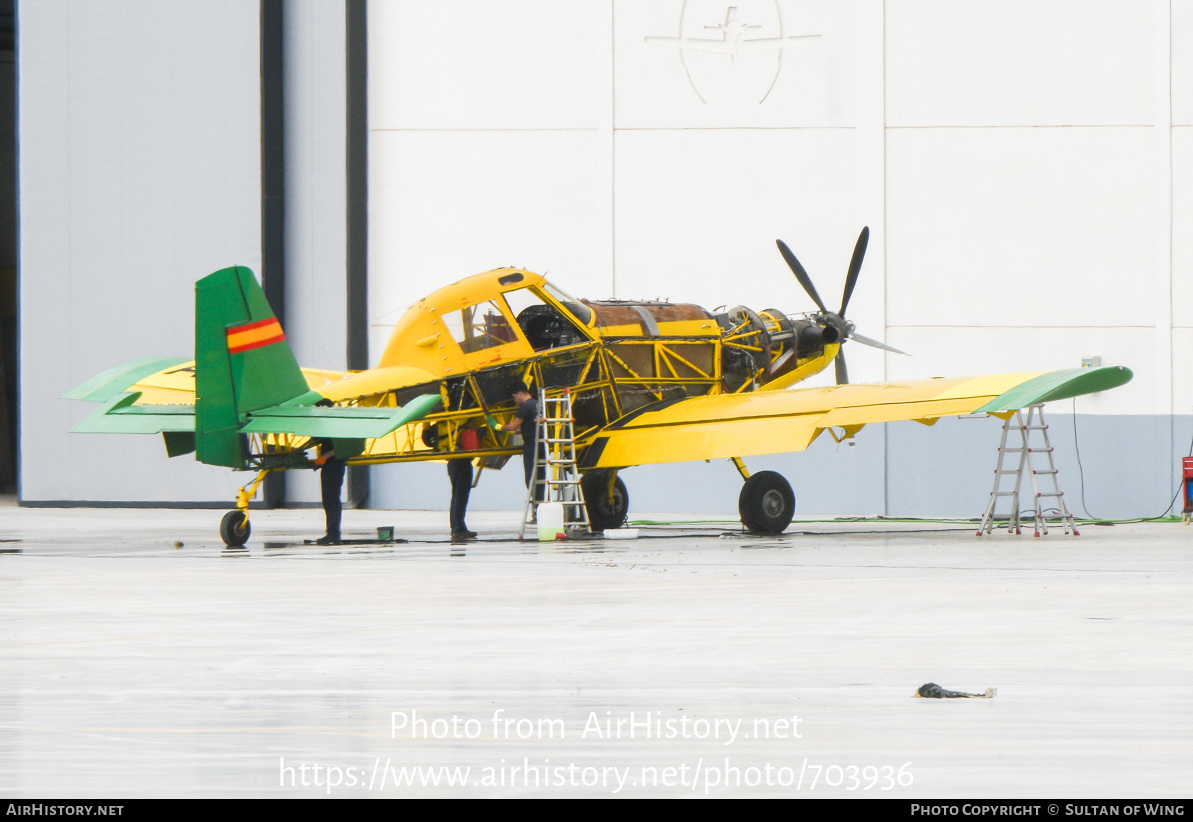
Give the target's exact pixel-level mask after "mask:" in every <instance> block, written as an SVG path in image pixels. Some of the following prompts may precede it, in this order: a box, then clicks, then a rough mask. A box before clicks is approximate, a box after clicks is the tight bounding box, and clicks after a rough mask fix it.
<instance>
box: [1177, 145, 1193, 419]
mask: <svg viewBox="0 0 1193 822" xmlns="http://www.w3.org/2000/svg"><path fill="white" fill-rule="evenodd" d="M1172 324H1173V325H1174V326H1184V327H1186V328H1188V327H1190V326H1193V127H1189V126H1182V127H1179V128H1174V129H1173V130H1172ZM1174 347H1175V341H1174ZM1174 373H1176V374H1181V373H1188V372H1180V371H1176V372H1174ZM1178 381H1179V380H1178ZM1177 410H1179V406H1178V409H1177Z"/></svg>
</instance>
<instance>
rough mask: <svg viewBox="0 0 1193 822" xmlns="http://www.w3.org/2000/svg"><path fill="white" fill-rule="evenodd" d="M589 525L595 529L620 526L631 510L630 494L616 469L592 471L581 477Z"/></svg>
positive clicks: (602, 529)
mask: <svg viewBox="0 0 1193 822" xmlns="http://www.w3.org/2000/svg"><path fill="white" fill-rule="evenodd" d="M580 489H581V490H582V491H583V492H584V503H585V506H586V507H587V508H588V525H589V527H590V528H592V530H594V531H604V530H605V529H606V528H620V527H621V526H622V525H624V524H625V521H626V514H628V513H629V510H630V495H629V492H627V491H626V487H625V483H624V482H622V481H621V477H619V476H617V472H616V471H592V472H590V473H588V474H585V475H584V476H583V477H581V478H580Z"/></svg>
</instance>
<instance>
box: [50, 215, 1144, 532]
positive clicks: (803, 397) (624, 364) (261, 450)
mask: <svg viewBox="0 0 1193 822" xmlns="http://www.w3.org/2000/svg"><path fill="white" fill-rule="evenodd" d="M868 236H869V232H868V230H867V229H863V230H862V233H861V236H860V237H859V238H858V242H857V245H856V247H855V248H854V254H853V258H852V260H851V262H850V266H849V270H848V274H847V275H846V279H845V289H844V293H843V295H842V301H841V308H840V309H839V310H838V311H836V312H833V311H829V310H828V309H827V308H826V307H825V305H824V303H823V301H822V300H821V299H820V296H819V295H818V294H817V292H816V289H815V287H814V286H813V284H812V280H811V278H810V277H809V276H808V274H807V272H806V271H805V270H804V268H803V266H802V265H800V263H799V260H798V259H796V257H795V255H794V254H793V253H792V252H791V250H790V249H789V248H787V246H786V245H785V244H783V242H782V241H778V246H779V250H780V252H781V253H782V255H783V258H784V259H785V260H786V261H787V263H788V265H789V266H790V267H791V269H792V272H793V273H794V274H795V276H796V279H797V280H798V281H799V283H800V284H801V285H802V286H803V288H804V290H805V291H806V292H807V293H808V295H809V296H810V297H811V298H812V301H813V302H814V303H815V304H816V306H817V308H818V309H819V310H818V311H817V312H814V313H808V314H804V315H800V316H788V315H787V314H785V313H783V312H781V311H778V310H776V309H766V310H764V311H758V312H755V311H751V310H750V309H748V308H745V307H742V306H738V307H736V308H731V309H729V310H727V311H724V312H723V313H713V312H709V311H706V310H705V309H703V308H701V307H699V306H697V305H691V304H672V303H667V302H638V301H624V300H599V301H590V300H577V299H574V298H572V297H571V296H569V295H568V294H566V293H565V292H563V291H561V290H560V289H558V288H557V287H555V286H554V285H552V284H551V283H549V282H547V280H546V279H544V278H543V277H541V276H540V275H538V274H534V273H531V272H529V271H525V270H522V269H515V268H500V269H496V270H494V271H489V272H486V273H484V274H477V275H476V276H473V277H469V278H467V279H464V280H461V281H460V282H458V283H455V284H454V285H450V286H447V287H446V288H441V289H439V290H438V291H436V292H434V293H433V294H431V295H429V296H428V297H426V298H424V299H423V300H421V301H420V302H419V303H417V304H416V305H414V306H412V307H411V308H410V309H409V310H408V311H407V312H406V313H405V315H404V316H403V317H402V318H401V319H400V320H399V322H398V323H397V325H396V326H395V327H394V330H393V333H392V335H391V336H390V339H389V342H388V344H387V345H386V347H385V350H384V351H383V352H382V354H381V358H380V362H379V363H378V365H377V367H376V368H373V369H370V370H367V371H361V372H355V373H345V372H338V371H326V370H317V369H303V368H300V367H299V365H298V362H297V361H296V360H295V358H294V355H293V353H292V351H291V349H290V347H289V345H288V344H287V343H286V341H285V334H284V332H283V330H282V328H281V326H280V325H279V323H278V321H277V319H276V318H275V316H274V314H273V312H272V311H271V309H270V307H269V304H268V302H267V301H266V299H265V296H264V294H263V293H262V291H261V288H260V287H259V286H258V284H257V281H256V279H255V278H254V277H253V275H252V272H250V271H249V270H248V269H246V268H243V267H233V268H226V269H223V270H220V271H217V272H215V273H214V274H211V275H208V276H207V277H204V278H203V279H202V280H199V281H198V283H196V286H195V359H194V360H193V361H184V360H177V359H172V360H162V359H156V358H151V359H145V360H137V361H134V362H129V363H125V364H123V365H120V366H117V367H115V368H113V369H109V370H108V371H105V372H104V373H102V374H100V375H98V376H96V377H94V378H93V379H91V380H88V381H87V382H86V383H84V384H83V385H81V386H79V387H78V388H76V389H74V390H73V391H71V392H69V393H68V394H66V395H65V397H66V398H68V399H80V400H90V401H95V402H101V403H103V405H102V407H101V408H100V409H99V410H97V411H96V412H95V413H93V414H91V415H90V416H88V417H87V418H86V419H84V420H83V421H82V422H81V423H80V424H79V425H77V426H75V428H74V429H73V430H74V431H76V432H103V433H143V434H145V433H161V434H162V435H163V436H164V438H165V444H166V452H167V454H168V455H169V456H172V457H173V456H179V455H182V454H188V453H192V452H193V453H195V456H196V459H198V460H199V461H201V462H204V463H208V464H211V465H221V466H225V467H229V468H232V469H235V470H253V471H257V472H258V475H257V477H256V479H255V480H254V481H253V482H252V483H250V484H248V485H246V486H245V487H244V488H242V489H241V491H240V493H239V495H238V498H237V502H236V506H237V507H236V510H234V511H230V512H228V514H227V515H226V516H225V517H224V521H223V522H222V524H221V527H220V533H221V536H222V537H223V539H224V541H225V542H226V543H227V544H229V545H243V544H244V543H245V541H246V540H247V539H248V536H249V530H250V529H249V522H248V504H249V500H250V499H251V498H252V497H253V495H254V494H255V492H256V488H257V485H258V484H259V483H260V481H261V479H262V478H263V477H264V476H265V474H267V473H269V472H270V471H278V470H287V469H303V468H307V469H309V468H313V467H315V466H314V463H313V461H312V460H310V459H309V458H308V456H307V451H308V449H310V448H311V447H312V445H313V443H314V441H316V440H323V439H331V440H332V442H333V444H334V447H335V451H336V454H337V455H339V456H341V457H345V456H346V457H348V458H349V460H348V461H349V463H350V464H356V465H371V464H377V463H392V462H411V461H416V460H445V459H451V458H458V457H471V458H474V459H475V460H476V461H477V463H478V465H480V466H481V467H487V468H500V467H501V466H502V465H504V464H505V462H506V461H508V460H509V458H510V457H511V456H514V455H515V454H519V453H521V448H520V446H519V445H517V444H515V442H514V440H513V439H512V436H513V435H512V434H506V433H503V432H501V431H498V430H495V427H493V426H492V421H493V420H494V419H495V420H496V421H497V422H498V423H499V424H503V423H506V422H508V421H509V420H511V419H512V418H513V416H514V412H515V410H516V408H515V404H514V402H513V400H512V398H511V397H510V396H509V393H508V386H509V384H510V383H511V381H513V380H521V381H522V382H524V383H525V384H526V385H528V386H530V387H531V389H532V390H533V391H535V392H536V393H537V392H542V393H544V394H545V395H546V396H557V395H560V394H562V393H563V392H565V391H570V392H571V397H572V409H573V417H574V420H575V445H576V449H577V461H578V464H579V470H580V472H581V473H582V475H583V476H582V489H583V492H584V497H585V500H586V504H587V507H588V513H589V518H590V522H591V524H592V527H593V529H594V530H600V529H605V528H616V527H619V526H620V525H622V524H623V523H624V522H625V519H626V514H627V511H628V509H629V495H628V493H627V491H626V487H625V484H624V483H623V481H622V479H621V477H620V476H619V474H620V472H621V471H622V470H624V469H626V468H630V467H632V466H636V465H645V464H652V463H666V462H683V461H691V460H712V459H730V460H732V461H733V462H734V464H735V465H736V466H737V468H738V470H739V471H740V472H741V475H742V477H743V479H744V480H745V483H744V485H743V487H742V490H741V494H740V496H739V499H738V508H739V512H740V514H741V519H742V522H743V524H744V525H745V527H746V528H747V529H749V530H750V531H752V532H755V533H760V534H777V533H781V532H782V531H783V530H784V529H785V528H786V527H787V526H788V525H789V524H790V522H791V519H792V516H793V514H794V512H795V495H794V493H793V492H792V489H791V486H790V484H789V483H788V482H787V481H786V480H785V479H784V478H783V477H782V476H781V475H780V474H778V473H776V472H774V471H760V472H757V473H754V474H750V473H749V471H748V470H747V469H746V466H745V464H744V463H743V462H742V458H743V457H749V456H757V455H762V454H774V453H784V452H791V451H802V450H803V449H805V448H807V447H808V446H809V445H810V444H811V443H812V441H813V440H815V439H816V438H817V437H818V436H820V435H821V434H823V433H824V432H825V431H828V432H829V433H830V436H832V437H834V438H835V439H837V440H838V441H839V440H841V439H844V438H846V437H852V436H853V435H854V434H856V433H857V432H858V431H859V430H860V429H861V428H862V427H863V426H865V425H867V424H869V423H877V422H891V421H895V420H917V421H919V422H922V423H926V424H932V423H933V422H935V421H936V420H937V419H938V418H940V417H943V416H950V415H959V414H971V413H983V412H984V413H988V414H992V415H996V416H1003V417H1007V416H1009V415H1010V414H1012V413H1013V412H1014V411H1015V410H1017V409H1020V408H1025V407H1027V406H1029V405H1033V404H1036V403H1042V402H1047V401H1050V400H1057V399H1064V398H1067V397H1074V396H1078V395H1081V394H1088V393H1092V392H1095V391H1103V390H1106V389H1109V388H1114V387H1116V386H1119V385H1122V384H1124V383H1126V382H1127V381H1128V380H1130V379H1131V376H1132V374H1131V372H1130V371H1129V370H1128V369H1126V368H1123V367H1105V368H1083V369H1072V370H1062V371H1047V372H1024V373H1016V374H997V375H990V376H979V377H961V378H947V379H929V380H917V381H908V382H894V383H883V384H873V385H850V384H849V383H848V372H847V369H846V366H845V359H844V356H843V355H842V352H841V347H842V345H844V344H845V343H846V342H847V341H849V340H854V341H857V342H860V343H863V344H866V345H873V346H877V347H880V348H886V349H888V350H896V349H891V348H890V347H889V346H886V345H884V344H882V343H879V342H876V341H874V340H871V339H868V338H866V337H863V336H862V335H860V334H858V333H857V332H856V331H855V329H854V327H853V323H851V322H849V321H848V320H846V319H845V310H846V308H847V307H848V305H849V299H850V297H851V295H852V294H853V289H854V286H855V285H856V283H857V278H858V273H859V271H860V269H861V264H862V259H863V257H864V255H865V250H866V244H867V240H868ZM830 363H834V364H835V368H836V377H837V383H838V384H837V385H836V386H831V387H823V388H804V389H791V386H794V385H796V384H797V383H799V382H800V381H802V380H805V379H807V378H808V377H810V376H812V375H813V374H816V373H818V372H820V371H823V370H824V369H825V368H827V367H828V365H829V364H830ZM789 389H790V390H789ZM487 423H488V424H487Z"/></svg>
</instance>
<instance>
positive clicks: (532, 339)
mask: <svg viewBox="0 0 1193 822" xmlns="http://www.w3.org/2000/svg"><path fill="white" fill-rule="evenodd" d="M592 322H593V314H592V311H591V309H589V308H588V307H587V306H585V305H584V304H583V303H581V302H580V301H579V300H576V299H574V298H573V297H571V296H569V295H568V294H566V293H565V292H563V291H562V290H560V289H559V288H557V287H555V286H553V285H551V284H550V283H548V282H547V281H546V280H545V279H544V278H543V277H541V276H539V275H538V274H532V273H530V272H528V271H522V270H519V269H498V270H496V271H490V272H488V273H486V274H478V275H476V276H475V277H469V278H467V279H465V280H461V281H460V282H458V283H455V284H454V285H450V286H447V287H446V288H442V289H440V290H438V291H436V292H435V293H433V294H431V295H429V296H428V297H426V298H425V299H423V300H422V301H420V302H419V303H418V304H417V305H415V306H413V307H412V308H410V309H409V310H408V311H407V312H406V314H405V315H404V316H403V317H402V319H401V320H399V321H398V324H397V325H396V326H395V327H394V330H393V333H392V334H391V336H390V339H389V343H388V344H387V345H386V348H385V352H384V353H383V354H382V357H381V362H380V366H381V367H388V366H393V365H407V364H413V365H417V366H418V367H420V368H424V369H426V370H428V371H430V372H431V373H433V374H443V375H448V374H453V373H460V372H461V371H466V370H469V369H472V368H477V367H481V366H484V365H488V364H491V363H494V362H497V361H499V360H503V359H507V358H508V359H516V358H518V357H524V356H529V355H530V354H532V353H533V352H536V351H545V350H549V349H555V348H564V347H567V346H570V345H578V344H581V343H585V342H589V341H590V340H592V339H593V334H592V333H591V332H590V331H588V330H587V329H589V328H590V327H591V325H592Z"/></svg>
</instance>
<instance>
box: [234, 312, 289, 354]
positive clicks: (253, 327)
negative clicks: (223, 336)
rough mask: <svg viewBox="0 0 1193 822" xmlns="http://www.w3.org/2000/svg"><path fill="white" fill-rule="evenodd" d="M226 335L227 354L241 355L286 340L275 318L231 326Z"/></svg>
mask: <svg viewBox="0 0 1193 822" xmlns="http://www.w3.org/2000/svg"><path fill="white" fill-rule="evenodd" d="M227 335H228V353H229V354H242V353H244V352H245V351H252V350H253V349H254V348H261V347H263V346H266V345H273V344H274V343H276V342H281V341H282V340H284V339H286V335H285V334H284V333H282V326H281V325H280V324H279V323H278V321H277V318H276V317H270V318H269V319H267V320H258V321H257V322H253V323H247V324H245V325H236V326H233V327H231V328H229V329H228V330H227Z"/></svg>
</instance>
